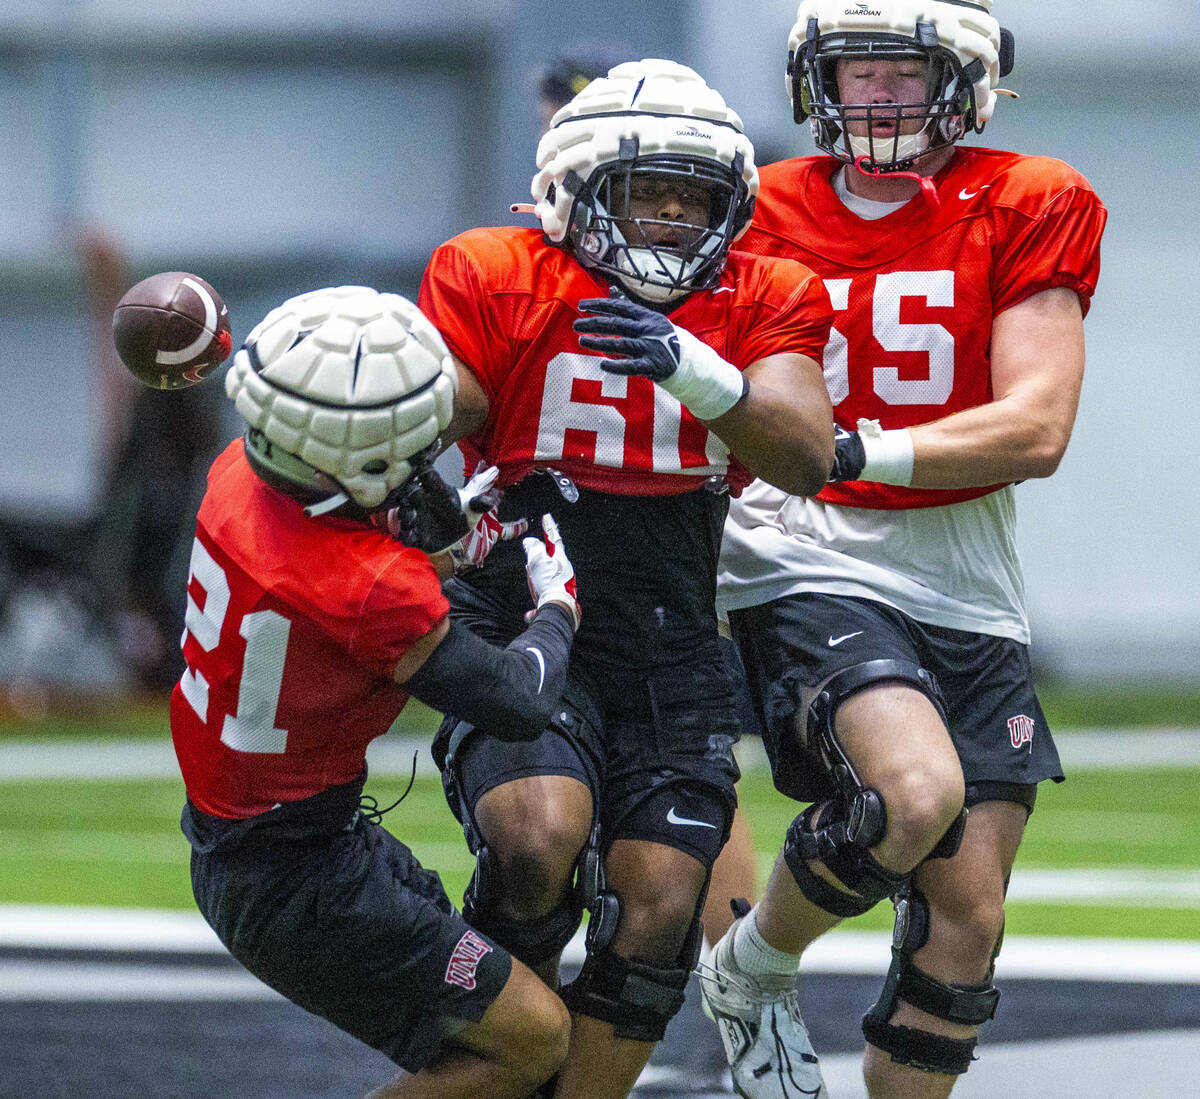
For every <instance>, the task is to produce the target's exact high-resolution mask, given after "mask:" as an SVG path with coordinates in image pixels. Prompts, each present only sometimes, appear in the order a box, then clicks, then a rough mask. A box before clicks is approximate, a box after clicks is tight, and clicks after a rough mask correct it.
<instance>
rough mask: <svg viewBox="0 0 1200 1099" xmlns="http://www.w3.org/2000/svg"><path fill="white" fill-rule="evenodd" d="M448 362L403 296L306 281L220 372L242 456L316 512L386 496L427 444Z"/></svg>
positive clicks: (423, 457)
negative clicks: (241, 434)
mask: <svg viewBox="0 0 1200 1099" xmlns="http://www.w3.org/2000/svg"><path fill="white" fill-rule="evenodd" d="M457 388H458V374H457V373H456V370H455V365H454V359H453V358H452V356H451V354H450V352H449V350H448V349H447V348H446V345H445V343H444V341H443V340H442V337H441V335H440V334H439V333H438V331H437V329H436V328H434V326H433V325H432V324H431V323H430V321H429V320H427V319H426V318H425V316H424V314H422V313H421V312H420V310H418V309H417V307H416V306H415V305H413V303H412V302H410V301H409V300H408V299H407V298H403V297H401V296H400V295H399V294H384V293H380V292H379V291H378V290H372V289H370V288H369V287H366V286H337V287H327V288H325V289H322V290H312V291H310V292H308V293H306V294H300V295H299V296H297V297H294V298H290V299H289V300H288V301H285V302H284V303H283V304H282V305H281V306H279V307H278V308H277V309H272V310H271V312H270V313H268V314H267V315H266V317H265V318H264V319H263V320H262V321H261V322H260V323H259V324H258V325H257V326H256V327H255V328H254V329H253V331H251V333H250V335H249V336H248V337H247V338H246V342H245V344H243V346H242V348H241V350H239V351H238V353H237V354H236V355H235V356H234V360H233V365H232V366H231V367H230V369H229V372H228V373H227V374H226V376H225V392H226V394H228V396H229V398H230V399H231V400H232V401H233V403H234V406H235V407H236V408H237V410H238V412H239V413H240V414H241V416H242V417H243V419H245V421H246V423H247V424H248V425H249V430H248V431H247V433H246V457H247V459H248V460H249V461H250V464H251V465H252V466H253V467H254V469H255V471H256V472H258V474H259V475H260V476H262V477H263V479H264V480H266V481H267V482H268V483H270V484H273V485H275V486H276V487H277V488H281V489H283V490H284V491H286V492H289V493H291V494H292V495H294V496H296V497H297V498H298V499H300V500H301V502H302V503H305V504H308V505H309V507H308V511H309V514H313V515H319V514H322V513H324V512H327V511H332V510H333V509H334V508H337V507H340V506H341V505H343V504H346V503H348V502H349V501H353V502H354V504H356V505H357V506H358V507H359V508H361V509H363V510H364V511H373V510H376V509H378V508H381V507H384V506H386V501H387V499H388V496H389V494H390V493H391V492H393V491H394V490H395V489H397V488H399V487H400V486H401V485H403V484H404V483H405V481H407V480H408V479H409V477H410V476H411V475H412V474H413V472H414V471H415V469H417V468H420V466H421V465H422V464H423V463H425V462H428V461H431V460H432V458H433V457H434V456H435V451H436V446H437V443H438V436H439V435H440V434H441V432H442V431H443V430H444V429H445V428H446V425H447V424H449V422H450V417H451V414H452V412H453V407H454V395H455V392H456V391H457Z"/></svg>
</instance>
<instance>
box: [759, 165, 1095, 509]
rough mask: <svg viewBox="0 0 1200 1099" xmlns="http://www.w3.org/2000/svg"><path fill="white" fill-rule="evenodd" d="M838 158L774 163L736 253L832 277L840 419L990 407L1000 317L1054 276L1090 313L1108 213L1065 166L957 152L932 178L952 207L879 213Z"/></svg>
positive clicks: (921, 495)
mask: <svg viewBox="0 0 1200 1099" xmlns="http://www.w3.org/2000/svg"><path fill="white" fill-rule="evenodd" d="M841 167H842V164H841V162H840V161H837V160H834V159H833V158H832V157H827V156H812V157H802V158H798V159H795V160H785V161H781V162H780V163H778V164H769V165H767V166H766V167H765V168H763V169H761V177H760V178H761V188H760V191H759V196H758V204H757V206H756V208H755V214H754V221H753V223H752V224H751V226H750V230H749V232H747V234H746V235H745V236H744V237H743V238H742V239H741V241H740V242H739V245H738V247H740V248H744V249H746V250H747V251H751V252H756V253H760V254H763V255H772V256H785V257H787V258H790V259H797V260H799V261H800V262H802V263H804V264H806V265H807V266H808V267H811V268H812V269H813V270H814V271H816V272H817V274H819V275H820V276H821V277H822V278H824V280H825V285H826V288H827V289H828V290H829V296H830V298H831V299H832V302H833V309H834V319H833V329H832V331H831V332H830V336H829V344H828V346H827V347H826V348H825V354H824V368H825V380H826V384H827V385H828V387H829V395H830V398H831V400H832V401H833V406H834V417H835V419H836V420H837V422H838V423H839V424H841V425H842V426H843V427H845V428H847V429H849V430H851V431H853V430H854V429H855V428H856V427H857V424H858V420H859V418H860V417H866V418H868V419H872V420H878V421H879V422H880V424H881V425H882V426H883V427H884V428H902V427H912V426H914V425H916V424H921V423H927V422H929V421H931V420H938V419H941V418H943V417H945V416H948V415H950V414H951V413H954V412H959V411H961V410H963V409H966V408H973V407H976V406H978V405H981V404H986V403H987V402H988V401H990V400H992V389H991V358H990V346H991V333H992V321H993V319H994V318H995V317H996V315H997V314H999V313H1002V312H1003V311H1004V310H1006V309H1009V308H1011V307H1012V306H1014V305H1017V304H1019V303H1020V302H1022V301H1024V300H1025V299H1026V298H1028V297H1031V296H1032V295H1034V294H1036V293H1038V292H1039V291H1041V290H1046V289H1049V288H1051V287H1056V286H1065V287H1069V288H1070V289H1072V290H1074V291H1075V292H1076V293H1077V294H1078V295H1079V301H1080V304H1081V305H1082V307H1083V310H1084V312H1085V313H1086V312H1087V309H1088V305H1089V303H1090V300H1091V296H1092V293H1093V291H1094V290H1095V288H1096V280H1097V278H1098V276H1099V273H1100V236H1101V234H1102V233H1103V231H1104V222H1105V218H1106V216H1107V215H1106V213H1105V210H1104V207H1103V206H1102V205H1101V204H1100V200H1099V199H1098V198H1097V197H1096V194H1095V192H1093V191H1092V189H1091V187H1090V186H1089V184H1088V182H1087V180H1085V179H1084V178H1083V177H1082V176H1081V175H1079V173H1078V172H1076V171H1074V169H1072V168H1070V167H1069V166H1068V165H1066V164H1064V163H1062V162H1061V161H1058V160H1052V159H1050V158H1047V157H1032V156H1021V155H1018V154H1016V153H1007V152H1000V151H997V150H993V149H976V148H958V149H956V150H955V152H954V156H953V158H952V159H951V160H950V162H949V164H947V166H946V167H945V168H943V169H942V171H940V172H939V173H938V174H937V175H936V176H935V177H934V183H935V184H936V186H937V190H938V196H939V197H940V199H941V206H940V208H938V209H936V210H935V209H934V208H933V207H932V206H931V205H930V204H929V203H928V202H927V201H925V200H923V199H921V198H914V199H913V200H912V201H910V202H908V203H907V204H905V205H904V206H902V207H900V208H899V209H898V210H895V211H893V212H892V213H890V214H888V215H887V216H885V217H882V218H879V219H878V220H875V221H869V220H865V219H863V218H861V217H859V216H857V215H856V214H854V213H852V212H851V211H850V210H848V209H847V208H846V206H845V204H844V203H843V202H842V201H841V199H840V198H839V197H838V195H837V194H836V193H835V191H834V189H833V186H832V184H831V182H830V181H831V179H832V177H833V175H834V173H835V172H837V171H839V170H840V169H841ZM848 170H850V171H852V170H853V169H848ZM1000 487H1001V486H1000V485H992V486H990V487H988V488H968V489H914V488H902V487H900V486H896V485H880V484H874V483H868V482H864V481H851V482H847V483H844V484H835V485H828V486H826V487H825V489H824V490H823V491H822V492H821V494H820V499H822V500H825V501H827V502H829V503H832V504H844V505H848V506H850V507H863V508H915V507H934V506H939V505H942V504H951V503H955V502H957V501H960V500H971V499H975V498H976V497H979V496H984V495H986V494H987V493H989V492H994V491H995V490H996V489H997V488H1000Z"/></svg>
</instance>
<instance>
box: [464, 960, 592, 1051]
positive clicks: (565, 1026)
mask: <svg viewBox="0 0 1200 1099" xmlns="http://www.w3.org/2000/svg"><path fill="white" fill-rule="evenodd" d="M569 1032H570V1015H569V1014H568V1012H567V1008H566V1006H565V1005H564V1004H563V1002H562V1000H560V999H559V998H558V996H557V995H556V994H555V993H554V992H552V991H551V990H550V988H549V987H548V986H547V985H546V984H545V982H544V981H542V979H541V978H540V977H538V976H537V975H536V974H535V973H534V972H533V971H532V970H531V969H529V968H528V967H526V966H525V965H524V964H523V963H522V962H520V961H519V960H517V959H516V958H514V959H513V963H512V972H511V973H510V974H509V977H508V980H507V981H506V982H505V984H504V987H503V988H502V989H501V990H500V994H499V995H498V996H497V997H496V998H495V1000H493V1001H492V1003H491V1005H490V1006H489V1007H488V1009H487V1011H486V1012H484V1015H483V1018H482V1019H480V1020H479V1022H478V1023H467V1024H464V1025H463V1026H462V1027H460V1028H459V1029H458V1030H457V1031H456V1032H455V1034H454V1036H453V1042H454V1044H456V1045H460V1046H463V1047H465V1048H467V1049H470V1050H472V1051H473V1052H475V1053H478V1054H480V1055H481V1056H483V1057H487V1058H488V1059H489V1060H507V1061H511V1062H514V1063H522V1062H528V1061H531V1060H534V1059H536V1058H539V1057H541V1056H542V1055H543V1054H544V1052H545V1047H546V1045H547V1044H548V1043H551V1044H561V1045H562V1047H563V1048H562V1052H563V1053H564V1054H565V1052H566V1049H565V1044H566V1041H567V1038H568V1036H569Z"/></svg>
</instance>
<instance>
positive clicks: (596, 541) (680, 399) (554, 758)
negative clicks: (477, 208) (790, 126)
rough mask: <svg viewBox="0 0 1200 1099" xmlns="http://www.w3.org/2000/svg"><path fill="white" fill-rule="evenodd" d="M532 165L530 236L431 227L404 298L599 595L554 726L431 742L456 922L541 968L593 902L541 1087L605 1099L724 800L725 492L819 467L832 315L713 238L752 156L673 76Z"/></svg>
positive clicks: (699, 95)
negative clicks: (435, 330) (450, 821)
mask: <svg viewBox="0 0 1200 1099" xmlns="http://www.w3.org/2000/svg"><path fill="white" fill-rule="evenodd" d="M537 160H538V165H539V171H538V173H537V175H536V177H535V178H534V181H533V188H532V189H533V196H534V198H535V200H536V204H535V206H534V207H533V210H534V212H535V213H536V215H537V216H538V218H539V220H540V222H541V228H540V229H525V228H515V227H509V228H501V229H479V230H473V231H471V232H468V233H464V234H462V235H461V236H459V237H456V238H455V239H453V240H451V241H449V242H448V243H447V244H445V245H443V246H442V247H440V248H438V249H437V250H436V251H435V252H434V254H433V257H432V259H431V261H430V264H429V267H428V269H427V271H426V273H425V278H424V282H423V284H422V288H421V296H420V304H421V308H422V310H423V311H424V312H425V313H426V315H428V316H429V318H430V319H431V320H432V321H433V322H434V323H435V324H436V325H437V326H438V327H439V329H440V330H441V332H442V335H443V336H444V337H445V339H446V342H447V343H448V344H449V346H450V349H451V351H452V352H453V353H454V355H455V357H456V359H457V360H458V361H459V363H460V371H459V374H460V388H459V393H458V397H457V399H456V402H455V404H456V421H457V423H458V425H459V429H458V432H457V434H462V435H463V436H464V437H462V438H461V440H460V445H461V447H462V448H463V450H464V451H465V454H466V457H467V461H468V464H470V463H472V462H474V461H475V460H477V459H483V460H485V461H487V462H488V463H494V464H496V465H498V466H499V468H500V471H501V472H500V480H499V483H500V484H501V485H503V486H505V489H504V501H503V504H502V506H501V515H502V516H507V517H510V518H512V519H518V518H521V517H532V516H533V515H535V514H541V513H543V512H549V513H552V514H553V515H554V516H555V518H556V519H557V520H558V524H559V527H560V528H561V530H562V533H563V539H564V541H565V543H566V545H567V546H568V547H569V548H570V551H571V556H572V559H573V560H574V562H575V567H576V569H577V570H578V573H579V577H580V584H581V586H582V587H583V589H584V590H585V591H586V592H588V610H587V615H586V616H585V618H584V621H583V624H582V626H581V628H580V632H579V634H578V636H577V638H576V641H575V647H574V649H573V654H572V658H571V664H570V668H569V672H568V683H567V687H566V688H565V690H564V693H563V703H562V705H561V707H560V708H559V709H558V711H557V712H556V714H555V716H554V720H553V721H552V722H550V723H549V724H548V727H547V730H546V732H545V734H544V736H542V737H541V738H539V739H538V740H536V741H533V742H532V743H529V744H523V745H515V744H506V743H504V742H503V741H501V740H498V739H497V738H495V737H493V736H490V735H488V734H490V732H491V728H490V723H488V722H482V723H476V722H472V721H471V720H469V719H466V720H463V719H464V716H465V715H463V714H462V713H461V711H456V712H455V717H456V718H458V719H459V720H455V719H454V718H451V719H449V720H448V721H447V723H446V724H445V725H444V726H443V730H442V733H441V734H440V735H439V739H438V742H437V745H436V748H437V750H440V751H442V752H443V753H444V755H445V766H444V775H445V779H446V785H447V791H448V794H449V796H450V800H451V803H452V805H453V806H454V807H455V809H456V812H457V813H458V814H459V815H460V819H461V820H462V821H463V824H464V828H465V830H466V833H467V837H468V840H469V842H470V844H471V846H472V849H473V850H474V851H475V853H476V855H477V859H478V861H477V867H476V872H475V876H474V878H473V880H472V884H471V886H470V888H469V889H468V894H467V897H466V903H465V906H464V914H466V915H467V918H468V919H469V920H470V921H471V922H472V923H473V924H474V925H475V926H477V927H480V928H482V929H484V930H485V931H487V932H488V934H490V935H491V936H493V937H494V938H495V939H496V940H497V941H498V942H502V943H504V944H505V945H506V946H508V948H509V949H510V950H512V951H513V953H514V954H516V955H517V956H518V957H520V958H522V959H523V960H525V961H527V962H528V963H529V964H530V965H531V966H533V967H534V968H535V969H536V970H537V972H539V973H541V974H542V975H543V976H544V977H545V978H546V980H547V981H549V982H551V983H552V984H554V985H557V981H558V962H559V957H560V955H561V952H562V949H563V947H564V945H565V944H566V943H567V942H568V940H569V939H570V938H571V936H572V934H573V933H574V931H575V930H576V928H577V927H578V926H579V923H580V920H581V914H582V911H583V909H584V908H585V907H586V908H588V909H589V910H590V913H591V918H590V923H589V934H588V951H587V959H586V962H585V964H584V967H583V970H582V972H581V973H580V974H579V976H578V977H577V978H576V979H575V980H574V981H573V982H572V983H571V984H570V985H569V986H568V987H567V988H566V989H564V993H563V995H564V998H565V999H566V1001H567V1003H568V1006H569V1007H570V1008H571V1011H572V1014H573V1015H574V1024H573V1029H572V1038H571V1052H570V1054H569V1055H568V1058H567V1061H566V1063H565V1065H564V1068H563V1070H562V1071H561V1073H560V1075H559V1079H558V1082H557V1090H556V1091H555V1092H554V1094H556V1095H557V1096H559V1099H565V1097H579V1099H582V1097H584V1096H586V1097H587V1099H609V1097H612V1099H616V1097H620V1096H624V1095H626V1094H628V1092H629V1090H630V1088H631V1087H632V1086H633V1084H634V1082H635V1081H636V1079H637V1076H638V1074H639V1072H640V1070H641V1069H642V1067H643V1065H644V1064H645V1062H646V1059H647V1057H648V1056H649V1054H650V1051H651V1049H652V1048H653V1044H654V1043H655V1042H656V1041H657V1040H658V1039H660V1038H661V1037H662V1034H663V1031H664V1029H665V1027H666V1025H667V1023H668V1022H669V1020H670V1019H671V1018H672V1016H673V1015H674V1014H675V1012H676V1011H677V1010H678V1009H679V1007H680V1005H681V1004H682V1002H683V997H684V986H685V984H686V982H687V979H688V974H689V972H690V970H691V969H692V965H693V963H694V959H695V954H696V950H697V949H698V945H699V941H700V922H699V919H698V916H697V913H698V912H699V909H700V906H701V904H702V902H703V898H704V893H705V888H706V883H707V880H708V873H709V870H710V868H711V866H712V863H713V860H714V858H715V857H716V854H717V852H718V851H719V850H720V848H721V845H722V843H723V842H724V840H725V837H726V835H727V833H728V829H729V822H730V817H731V814H732V811H733V807H734V802H735V797H734V792H733V786H734V781H735V779H736V777H737V767H736V764H735V762H734V758H733V754H732V746H733V743H734V742H735V740H736V739H737V735H738V725H737V720H736V717H735V714H734V707H733V696H732V688H731V684H730V682H729V679H728V676H727V674H726V672H725V670H724V667H723V664H722V661H721V657H720V652H719V649H718V647H717V630H716V612H715V605H714V600H715V589H716V564H717V553H718V549H719V544H720V534H721V527H722V523H723V521H724V518H725V513H726V511H727V507H728V500H729V494H730V492H734V493H736V492H737V491H740V489H741V487H742V486H743V485H744V484H746V483H747V482H748V481H749V480H750V479H751V477H752V476H753V475H755V474H757V475H759V476H762V477H765V478H767V479H768V480H770V481H771V482H773V483H776V484H779V485H780V486H781V487H782V488H784V489H786V490H787V491H790V492H798V493H805V492H815V491H817V490H818V489H819V488H820V487H821V485H822V484H823V483H824V482H825V480H826V478H827V477H828V472H829V468H830V466H831V464H832V460H833V425H832V414H831V408H830V405H829V400H828V396H827V395H826V393H825V387H824V384H823V381H822V378H821V374H820V369H819V367H818V365H817V362H816V358H817V356H818V355H819V354H820V351H821V348H822V347H823V346H824V343H825V340H826V338H827V335H828V326H829V322H830V312H829V302H828V296H827V294H826V292H825V290H824V287H823V286H822V285H821V282H820V280H819V279H817V278H816V277H815V276H814V275H813V274H812V272H811V271H809V270H807V269H806V268H804V267H803V266H801V265H800V264H796V263H793V262H791V261H786V260H768V259H764V258H760V257H751V256H745V255H739V254H737V253H731V252H729V247H730V245H731V244H732V242H733V241H734V240H735V239H736V238H737V237H738V236H739V235H740V233H741V232H742V231H743V230H744V229H745V227H746V225H747V224H748V222H749V219H750V215H751V212H752V210H753V205H754V195H755V192H756V190H757V172H756V169H755V167H754V160H753V148H752V146H751V144H750V142H749V140H748V139H747V138H746V137H745V135H744V133H743V130H742V125H741V121H740V119H739V118H738V117H737V115H736V114H734V112H733V111H731V110H730V109H729V108H728V107H727V106H726V104H725V102H724V100H723V99H722V98H721V96H720V95H719V94H718V93H717V92H715V91H714V90H712V89H711V88H709V87H708V86H707V85H706V84H705V83H704V81H703V80H702V79H701V78H700V77H699V76H698V75H697V74H696V73H694V72H693V71H692V70H691V69H688V68H686V67H685V66H682V65H678V64H675V63H673V62H670V61H662V60H653V59H652V60H646V61H641V62H631V63H626V64H622V65H619V66H615V67H614V68H612V69H611V70H610V71H609V73H608V75H607V76H606V77H604V78H601V79H598V80H595V81H592V82H591V83H590V84H588V85H587V87H586V88H584V89H583V90H582V91H581V92H579V93H578V94H577V95H576V96H575V98H574V99H572V100H571V102H569V103H568V104H567V105H566V106H565V107H563V108H562V109H561V110H560V111H559V112H558V113H557V115H556V116H555V118H554V123H553V125H552V126H551V128H550V130H549V131H548V132H547V133H546V134H545V135H544V136H543V138H542V140H541V143H540V145H539V148H538V157H537ZM519 566H520V562H519V560H516V559H514V555H513V554H512V553H511V552H510V549H509V546H507V545H505V544H503V543H502V544H501V545H499V546H498V547H497V548H496V550H495V551H494V552H493V553H492V554H491V556H490V557H489V558H488V559H487V561H486V562H485V564H484V566H483V568H482V569H479V570H478V571H476V572H474V573H464V574H463V575H462V576H460V577H458V578H456V579H455V580H454V581H453V582H452V584H450V585H448V591H449V592H450V593H451V594H450V599H451V606H452V614H453V615H455V616H459V617H461V618H462V619H463V620H464V621H466V622H468V623H470V624H471V626H472V628H473V629H475V630H477V631H480V632H483V633H484V635H485V636H489V637H492V638H494V639H495V640H497V641H499V642H503V641H506V640H508V639H509V638H511V637H512V635H513V632H514V631H515V630H517V629H518V628H519V626H520V623H521V621H522V615H523V613H524V612H525V610H526V608H527V605H528V602H527V599H526V598H525V596H524V586H525V585H524V579H523V577H522V575H521V569H520V567H519ZM477 725H478V728H476V726H477Z"/></svg>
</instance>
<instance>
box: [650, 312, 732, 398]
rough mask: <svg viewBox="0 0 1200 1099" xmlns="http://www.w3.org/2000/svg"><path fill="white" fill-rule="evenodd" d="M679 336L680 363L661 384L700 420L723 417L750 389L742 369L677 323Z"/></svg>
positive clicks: (676, 327)
mask: <svg viewBox="0 0 1200 1099" xmlns="http://www.w3.org/2000/svg"><path fill="white" fill-rule="evenodd" d="M675 331H676V332H677V333H678V335H679V366H678V368H677V369H676V371H675V373H674V374H672V375H671V376H670V377H669V378H667V379H665V380H664V381H661V382H659V383H658V384H659V385H661V386H662V387H663V389H665V390H666V391H667V392H668V393H670V394H671V396H672V397H674V398H675V399H676V400H677V401H679V403H680V404H682V405H684V406H686V407H687V409H688V410H689V411H690V412H691V413H692V415H693V416H695V417H696V418H697V419H700V420H715V419H716V418H717V417H718V416H724V415H725V413H726V412H728V411H729V410H730V409H731V408H732V407H733V406H734V405H735V404H737V403H738V401H740V400H741V399H742V398H743V397H744V396H745V395H746V392H747V390H748V389H749V385H748V383H747V381H746V379H745V377H744V376H743V375H742V372H741V371H740V370H739V369H738V368H737V367H736V366H734V365H733V363H730V362H726V361H725V360H724V359H723V358H721V356H720V355H718V354H717V353H716V352H715V351H714V350H713V349H712V348H711V347H709V346H708V344H706V343H705V342H704V341H703V340H700V339H697V338H696V337H695V336H693V335H692V334H691V333H690V332H689V331H687V329H685V328H680V327H679V326H678V325H676V326H675Z"/></svg>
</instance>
